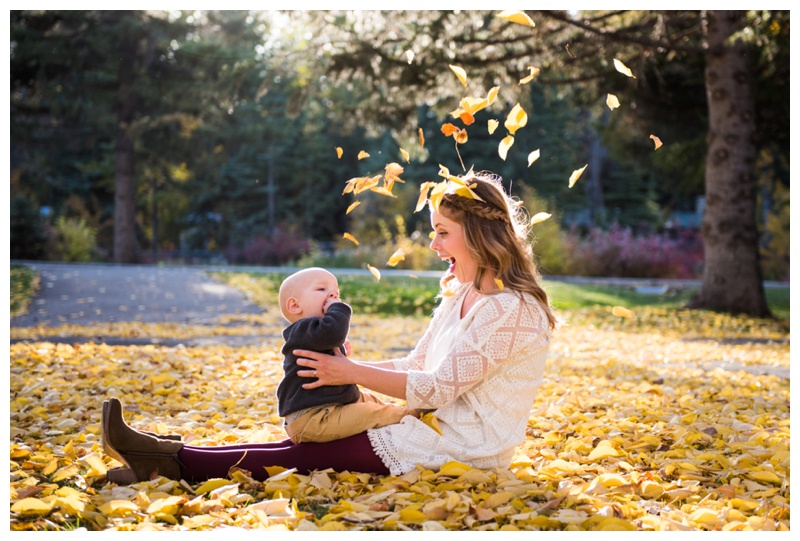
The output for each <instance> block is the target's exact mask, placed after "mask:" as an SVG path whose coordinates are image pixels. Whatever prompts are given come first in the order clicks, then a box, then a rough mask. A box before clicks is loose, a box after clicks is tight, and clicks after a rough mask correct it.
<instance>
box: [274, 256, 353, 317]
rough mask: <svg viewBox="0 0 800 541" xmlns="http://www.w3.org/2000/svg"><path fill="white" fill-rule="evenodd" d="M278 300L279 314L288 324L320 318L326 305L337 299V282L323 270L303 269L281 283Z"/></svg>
mask: <svg viewBox="0 0 800 541" xmlns="http://www.w3.org/2000/svg"><path fill="white" fill-rule="evenodd" d="M278 299H279V302H280V305H281V314H283V317H285V318H286V319H287V320H288V321H289V323H294V322H295V321H297V320H299V319H302V318H304V317H322V316H323V315H325V312H326V311H327V309H328V305H329V304H330V303H331V302H332V301H334V300H338V299H339V282H338V281H337V280H336V277H335V276H334V275H333V274H331V273H330V272H328V271H326V270H325V269H321V268H319V267H311V268H308V269H303V270H301V271H297V272H296V273H294V274H292V275H291V276H289V277H287V278H286V279H285V280H284V281H283V283H282V284H281V289H280V292H279V293H278Z"/></svg>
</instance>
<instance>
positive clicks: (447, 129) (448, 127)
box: [442, 122, 458, 137]
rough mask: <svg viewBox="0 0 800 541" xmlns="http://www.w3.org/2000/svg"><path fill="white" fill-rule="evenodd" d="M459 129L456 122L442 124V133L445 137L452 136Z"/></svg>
mask: <svg viewBox="0 0 800 541" xmlns="http://www.w3.org/2000/svg"><path fill="white" fill-rule="evenodd" d="M457 131H458V126H456V125H455V124H450V123H449V122H448V123H447V124H442V133H443V134H444V135H445V137H450V136H451V135H453V134H454V133H456V132H457Z"/></svg>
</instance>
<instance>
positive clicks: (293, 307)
mask: <svg viewBox="0 0 800 541" xmlns="http://www.w3.org/2000/svg"><path fill="white" fill-rule="evenodd" d="M286 311H287V312H289V313H290V314H302V313H303V309H302V308H301V307H300V303H299V302H297V299H296V298H294V297H289V298H288V299H286Z"/></svg>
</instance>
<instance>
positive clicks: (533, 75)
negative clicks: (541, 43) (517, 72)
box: [519, 66, 541, 85]
mask: <svg viewBox="0 0 800 541" xmlns="http://www.w3.org/2000/svg"><path fill="white" fill-rule="evenodd" d="M528 69H529V70H530V71H531V74H530V75H528V76H527V77H525V78H523V79H520V80H519V84H521V85H526V84H528V83H530V82H531V81H533V80H534V79H535V78H536V76H537V75H539V72H540V71H541V70H540V69H539V68H535V67H533V66H528Z"/></svg>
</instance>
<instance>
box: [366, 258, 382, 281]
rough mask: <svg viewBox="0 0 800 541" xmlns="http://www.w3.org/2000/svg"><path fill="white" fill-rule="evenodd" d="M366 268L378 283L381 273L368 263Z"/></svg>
mask: <svg viewBox="0 0 800 541" xmlns="http://www.w3.org/2000/svg"><path fill="white" fill-rule="evenodd" d="M367 268H368V269H369V272H371V273H372V276H374V277H375V279H376V280H378V281H379V282H380V280H381V271H379V270H378V269H376V268H375V267H373V266H372V265H370V264H369V263H367Z"/></svg>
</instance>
